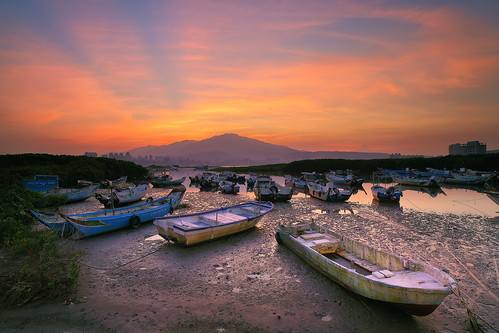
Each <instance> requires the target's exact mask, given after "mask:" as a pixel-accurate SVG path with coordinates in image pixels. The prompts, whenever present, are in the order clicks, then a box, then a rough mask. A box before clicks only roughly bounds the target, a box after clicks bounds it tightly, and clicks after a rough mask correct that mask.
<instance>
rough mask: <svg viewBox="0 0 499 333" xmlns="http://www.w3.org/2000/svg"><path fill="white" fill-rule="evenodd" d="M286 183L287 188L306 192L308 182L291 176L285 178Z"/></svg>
mask: <svg viewBox="0 0 499 333" xmlns="http://www.w3.org/2000/svg"><path fill="white" fill-rule="evenodd" d="M284 182H285V184H286V185H287V186H289V187H293V188H296V189H298V190H302V191H304V190H305V188H306V186H307V181H306V180H305V179H301V178H297V177H293V176H291V175H285V176H284Z"/></svg>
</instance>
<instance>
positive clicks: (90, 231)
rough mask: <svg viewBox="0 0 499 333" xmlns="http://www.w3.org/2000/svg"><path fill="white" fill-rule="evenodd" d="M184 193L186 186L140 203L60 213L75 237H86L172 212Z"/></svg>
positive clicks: (132, 225) (136, 226)
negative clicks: (99, 209) (102, 209)
mask: <svg viewBox="0 0 499 333" xmlns="http://www.w3.org/2000/svg"><path fill="white" fill-rule="evenodd" d="M184 194H185V187H177V188H173V189H172V190H171V192H170V193H169V194H168V195H167V196H166V197H162V198H160V199H157V200H154V201H151V202H147V203H142V204H139V205H134V206H128V207H123V208H118V209H110V210H104V211H99V212H93V213H84V214H72V215H65V214H62V213H59V215H60V216H61V217H62V218H63V220H65V221H66V222H68V223H69V224H70V229H71V230H74V231H75V234H74V238H84V237H89V236H94V235H98V234H102V233H104V232H108V231H112V230H117V229H122V228H125V227H131V228H133V229H136V228H138V227H139V226H140V224H141V223H145V222H148V221H152V220H153V219H154V218H156V217H160V216H164V215H166V214H168V213H170V214H172V213H173V211H174V209H175V208H177V207H178V205H179V204H180V202H181V201H182V198H183V197H184Z"/></svg>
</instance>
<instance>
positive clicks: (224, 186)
mask: <svg viewBox="0 0 499 333" xmlns="http://www.w3.org/2000/svg"><path fill="white" fill-rule="evenodd" d="M218 188H219V189H220V192H221V193H223V194H237V193H238V192H239V185H237V184H236V183H235V182H232V181H229V180H222V181H221V182H220V183H218Z"/></svg>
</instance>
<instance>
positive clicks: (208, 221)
mask: <svg viewBox="0 0 499 333" xmlns="http://www.w3.org/2000/svg"><path fill="white" fill-rule="evenodd" d="M199 219H200V220H201V221H204V222H207V223H209V224H218V223H220V222H219V221H217V220H216V219H213V218H210V217H208V216H206V215H199Z"/></svg>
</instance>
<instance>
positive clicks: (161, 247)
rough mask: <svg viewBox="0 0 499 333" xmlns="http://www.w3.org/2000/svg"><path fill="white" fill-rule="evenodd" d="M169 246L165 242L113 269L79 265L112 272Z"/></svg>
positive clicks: (82, 263) (81, 263)
mask: <svg viewBox="0 0 499 333" xmlns="http://www.w3.org/2000/svg"><path fill="white" fill-rule="evenodd" d="M169 244H170V242H167V243H166V244H163V245H161V246H159V247H158V248H157V249H155V250H154V251H151V252H149V253H146V254H144V255H143V256H140V257H138V258H135V259H132V260H130V261H128V262H125V263H123V264H121V265H118V266H113V267H106V268H102V267H95V266H92V265H88V264H85V263H84V262H80V265H83V266H85V267H88V268H92V269H96V270H99V271H110V270H113V269H116V268H121V267H123V266H126V265H128V264H131V263H133V262H135V261H137V260H140V259H143V258H145V257H147V256H150V255H151V254H153V253H156V252H158V251H160V250H162V249H163V247H164V245H169Z"/></svg>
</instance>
